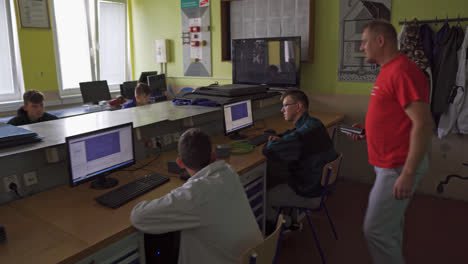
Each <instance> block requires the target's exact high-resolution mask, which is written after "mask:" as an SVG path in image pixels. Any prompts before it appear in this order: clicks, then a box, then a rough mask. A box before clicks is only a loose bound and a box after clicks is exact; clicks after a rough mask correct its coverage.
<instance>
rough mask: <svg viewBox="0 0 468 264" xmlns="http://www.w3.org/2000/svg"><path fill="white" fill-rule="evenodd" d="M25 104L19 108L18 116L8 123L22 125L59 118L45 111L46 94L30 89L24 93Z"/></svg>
mask: <svg viewBox="0 0 468 264" xmlns="http://www.w3.org/2000/svg"><path fill="white" fill-rule="evenodd" d="M23 102H24V105H23V106H22V107H21V108H20V109H18V112H17V113H16V116H15V117H13V118H12V119H10V121H8V124H11V125H14V126H22V125H27V124H32V123H38V122H43V121H49V120H55V119H58V118H57V117H56V116H54V115H52V114H49V113H47V112H44V94H43V93H41V92H39V91H36V90H29V91H27V92H25V93H24V94H23Z"/></svg>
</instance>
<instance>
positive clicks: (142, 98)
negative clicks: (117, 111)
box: [122, 82, 151, 109]
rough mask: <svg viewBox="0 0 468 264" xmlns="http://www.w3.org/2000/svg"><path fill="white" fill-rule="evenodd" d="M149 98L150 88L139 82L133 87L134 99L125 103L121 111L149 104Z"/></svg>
mask: <svg viewBox="0 0 468 264" xmlns="http://www.w3.org/2000/svg"><path fill="white" fill-rule="evenodd" d="M150 96H151V88H150V87H149V86H148V85H147V84H146V83H142V82H139V83H138V84H137V86H136V87H135V98H133V99H132V100H130V101H128V102H126V103H125V104H124V105H123V106H122V109H124V108H131V107H135V106H141V105H146V104H148V103H149V102H150Z"/></svg>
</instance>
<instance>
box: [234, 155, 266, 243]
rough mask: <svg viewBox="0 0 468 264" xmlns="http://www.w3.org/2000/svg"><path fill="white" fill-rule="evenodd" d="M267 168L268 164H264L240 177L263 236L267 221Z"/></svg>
mask: <svg viewBox="0 0 468 264" xmlns="http://www.w3.org/2000/svg"><path fill="white" fill-rule="evenodd" d="M265 168H266V163H262V164H261V165H259V166H257V167H255V168H254V169H252V170H250V171H248V172H246V173H244V174H242V175H241V176H240V181H241V183H242V185H243V186H244V188H245V193H246V194H247V199H249V203H250V206H251V207H252V211H253V213H254V215H255V218H256V219H257V223H258V226H259V227H260V230H261V231H262V233H263V234H265V220H266V199H265V198H266V180H265V179H266V177H265V171H266V170H265Z"/></svg>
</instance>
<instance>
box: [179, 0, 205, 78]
mask: <svg viewBox="0 0 468 264" xmlns="http://www.w3.org/2000/svg"><path fill="white" fill-rule="evenodd" d="M181 8H182V54H183V67H184V69H183V71H184V76H204V77H208V76H211V32H210V30H211V28H210V2H209V0H181Z"/></svg>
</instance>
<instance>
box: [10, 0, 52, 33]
mask: <svg viewBox="0 0 468 264" xmlns="http://www.w3.org/2000/svg"><path fill="white" fill-rule="evenodd" d="M17 1H18V7H19V15H20V21H21V27H23V28H50V23H49V5H48V3H47V0H17Z"/></svg>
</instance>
